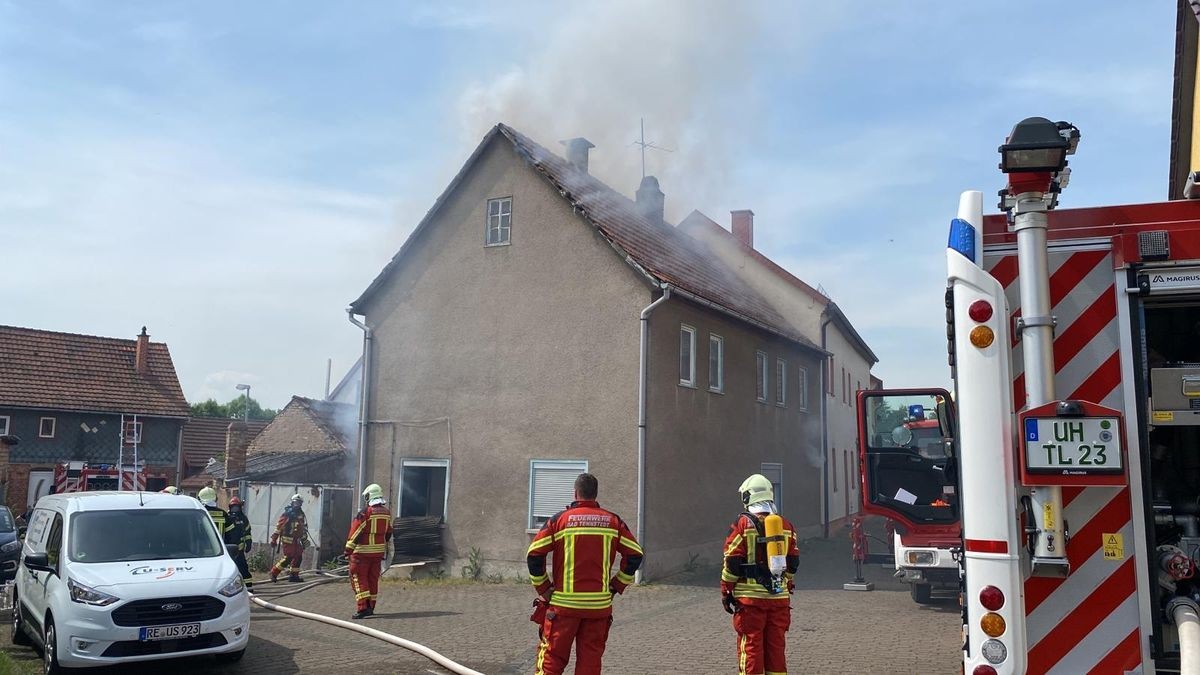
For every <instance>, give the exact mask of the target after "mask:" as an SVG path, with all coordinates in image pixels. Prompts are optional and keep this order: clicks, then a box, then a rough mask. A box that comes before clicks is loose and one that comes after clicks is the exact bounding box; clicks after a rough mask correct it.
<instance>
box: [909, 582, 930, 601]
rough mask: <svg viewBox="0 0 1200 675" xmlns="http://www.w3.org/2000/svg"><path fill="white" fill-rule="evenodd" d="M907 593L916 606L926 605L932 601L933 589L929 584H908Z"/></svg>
mask: <svg viewBox="0 0 1200 675" xmlns="http://www.w3.org/2000/svg"><path fill="white" fill-rule="evenodd" d="M908 593H909V595H911V596H912V599H913V602H915V603H917V604H918V605H928V604H929V603H930V602H931V601H932V599H933V587H931V586H930V585H929V584H910V585H909V587H908Z"/></svg>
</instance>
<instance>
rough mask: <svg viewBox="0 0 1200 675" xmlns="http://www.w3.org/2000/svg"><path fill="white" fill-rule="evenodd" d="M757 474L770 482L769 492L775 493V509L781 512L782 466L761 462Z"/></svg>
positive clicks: (775, 463)
mask: <svg viewBox="0 0 1200 675" xmlns="http://www.w3.org/2000/svg"><path fill="white" fill-rule="evenodd" d="M758 472H759V473H761V474H762V475H763V477H764V478H766V479H767V480H769V481H771V491H772V492H774V493H775V509H776V511H778V512H780V513H782V512H783V465H782V464H779V463H777V462H763V463H762V464H760V465H759V466H758Z"/></svg>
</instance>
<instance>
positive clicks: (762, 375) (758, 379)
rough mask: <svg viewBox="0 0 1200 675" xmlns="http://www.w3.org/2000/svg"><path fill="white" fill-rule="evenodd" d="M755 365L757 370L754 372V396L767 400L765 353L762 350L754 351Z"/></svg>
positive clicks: (763, 400)
mask: <svg viewBox="0 0 1200 675" xmlns="http://www.w3.org/2000/svg"><path fill="white" fill-rule="evenodd" d="M754 358H755V367H756V368H757V370H758V372H757V373H756V374H755V389H754V396H755V398H757V399H758V400H759V401H762V402H764V403H765V402H766V400H767V353H766V352H763V351H759V352H755V354H754Z"/></svg>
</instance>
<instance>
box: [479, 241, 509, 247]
mask: <svg viewBox="0 0 1200 675" xmlns="http://www.w3.org/2000/svg"><path fill="white" fill-rule="evenodd" d="M501 246H512V242H511V241H502V242H500V243H499V244H484V245H483V247H484V248H500V247H501Z"/></svg>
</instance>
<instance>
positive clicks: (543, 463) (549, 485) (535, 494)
mask: <svg viewBox="0 0 1200 675" xmlns="http://www.w3.org/2000/svg"><path fill="white" fill-rule="evenodd" d="M587 470H588V463H587V462H586V461H571V460H542V459H535V460H531V461H530V462H529V529H530V530H536V529H537V528H539V527H541V526H542V525H543V524H545V522H546V521H547V520H549V519H550V516H553V515H554V514H556V513H558V512H559V511H562V510H563V509H565V508H567V507H568V506H570V504H571V502H573V501H575V479H576V478H578V477H579V474H581V473H586V472H587Z"/></svg>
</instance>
